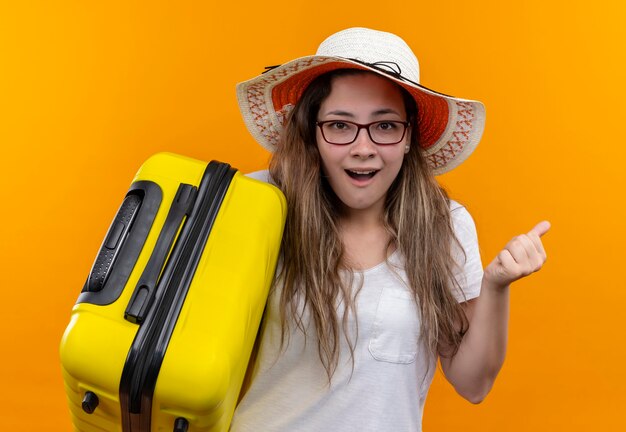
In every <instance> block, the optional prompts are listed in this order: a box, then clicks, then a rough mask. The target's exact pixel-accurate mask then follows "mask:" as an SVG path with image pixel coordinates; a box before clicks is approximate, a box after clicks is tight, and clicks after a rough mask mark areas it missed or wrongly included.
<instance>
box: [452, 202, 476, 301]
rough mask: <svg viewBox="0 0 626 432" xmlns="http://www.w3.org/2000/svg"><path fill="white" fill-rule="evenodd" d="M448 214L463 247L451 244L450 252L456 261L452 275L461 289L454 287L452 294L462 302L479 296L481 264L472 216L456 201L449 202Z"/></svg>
mask: <svg viewBox="0 0 626 432" xmlns="http://www.w3.org/2000/svg"><path fill="white" fill-rule="evenodd" d="M450 214H451V217H452V226H453V227H454V233H455V234H456V237H457V239H458V240H459V243H460V244H461V247H462V248H463V250H460V249H459V247H458V245H456V244H453V245H452V254H453V257H454V259H455V261H456V263H457V266H456V268H455V270H454V277H455V279H456V281H457V283H458V284H459V287H460V288H461V290H462V291H463V292H462V293H461V292H459V291H458V290H457V289H455V290H454V295H455V297H456V299H457V300H458V301H459V302H463V301H467V300H471V299H473V298H476V297H478V296H479V294H480V284H481V282H482V279H483V265H482V262H481V260H480V251H479V249H478V236H477V234H476V225H475V224H474V220H473V219H472V216H471V215H470V214H469V212H468V211H467V209H466V208H465V207H463V206H462V205H460V204H459V203H457V202H456V201H451V202H450ZM463 252H465V254H463Z"/></svg>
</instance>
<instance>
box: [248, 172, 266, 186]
mask: <svg viewBox="0 0 626 432" xmlns="http://www.w3.org/2000/svg"><path fill="white" fill-rule="evenodd" d="M246 177H250V178H253V179H255V180H260V181H262V182H265V183H272V181H271V180H270V172H269V170H262V171H254V172H251V173H248V174H246Z"/></svg>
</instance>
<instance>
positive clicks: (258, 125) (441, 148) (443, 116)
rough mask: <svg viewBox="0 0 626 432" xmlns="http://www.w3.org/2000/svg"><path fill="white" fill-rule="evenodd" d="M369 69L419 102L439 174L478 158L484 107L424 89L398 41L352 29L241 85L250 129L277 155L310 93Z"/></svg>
mask: <svg viewBox="0 0 626 432" xmlns="http://www.w3.org/2000/svg"><path fill="white" fill-rule="evenodd" d="M347 68H353V69H363V70H366V71H371V72H374V73H377V74H380V75H383V76H384V77H386V78H389V79H391V80H392V81H394V82H396V83H397V84H399V85H400V86H402V87H403V88H404V89H406V90H407V91H408V92H409V93H410V94H411V95H412V96H413V98H415V102H416V103H417V109H418V125H417V126H418V128H419V138H420V146H421V147H422V148H423V150H424V155H425V157H426V159H427V161H428V163H429V164H430V166H431V167H432V168H433V171H434V173H435V174H443V173H445V172H447V171H450V170H451V169H453V168H455V167H456V166H457V165H459V164H460V163H461V162H463V161H464V160H465V159H467V157H468V156H469V155H470V154H471V153H472V151H473V150H474V148H476V145H477V144H478V141H480V137H481V136H482V133H483V129H484V127H485V108H484V106H483V104H482V103H480V102H478V101H472V100H467V99H459V98H455V97H452V96H448V95H444V94H441V93H438V92H435V91H433V90H430V89H428V88H426V87H424V86H422V85H420V84H419V64H418V62H417V58H416V57H415V55H414V54H413V52H412V51H411V48H409V46H408V45H407V44H406V42H404V41H403V40H402V39H400V38H399V37H398V36H396V35H394V34H391V33H386V32H381V31H376V30H370V29H366V28H350V29H347V30H343V31H340V32H338V33H335V34H333V35H332V36H330V37H329V38H327V39H326V40H325V41H324V42H322V44H321V45H320V46H319V48H318V50H317V53H316V54H315V55H314V56H307V57H301V58H298V59H296V60H293V61H290V62H289V63H285V64H283V65H280V66H276V67H272V68H269V70H268V71H266V72H264V73H263V74H261V75H259V76H258V77H256V78H253V79H251V80H248V81H245V82H243V83H240V84H238V85H237V99H238V101H239V108H240V109H241V113H242V115H243V119H244V122H245V124H246V127H247V128H248V130H249V131H250V133H251V134H252V136H253V137H254V138H255V139H256V140H257V141H258V142H259V143H260V144H261V145H262V146H263V147H265V148H266V149H267V150H269V151H274V148H275V146H276V144H277V143H278V140H279V136H280V133H281V131H282V129H283V126H284V124H285V122H286V119H287V117H288V114H289V112H290V111H291V110H292V109H293V107H294V105H295V104H296V102H297V101H298V99H299V98H300V96H302V93H303V91H304V89H306V87H307V86H308V85H309V84H310V83H311V81H312V80H313V79H315V78H316V77H318V76H319V75H321V74H323V73H326V72H329V71H332V70H335V69H347Z"/></svg>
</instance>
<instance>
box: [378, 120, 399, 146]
mask: <svg viewBox="0 0 626 432" xmlns="http://www.w3.org/2000/svg"><path fill="white" fill-rule="evenodd" d="M404 129H405V125H404V123H402V122H397V121H379V122H376V123H372V124H371V125H370V127H369V133H370V136H371V137H372V141H374V142H375V143H377V144H396V143H399V142H400V141H401V140H402V137H403V136H404Z"/></svg>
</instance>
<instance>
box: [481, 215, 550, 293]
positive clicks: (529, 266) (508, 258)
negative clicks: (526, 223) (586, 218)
mask: <svg viewBox="0 0 626 432" xmlns="http://www.w3.org/2000/svg"><path fill="white" fill-rule="evenodd" d="M549 229H550V223H549V222H548V221H543V222H539V223H538V224H537V225H536V226H535V227H534V228H533V229H531V230H530V231H529V232H528V233H527V234H522V235H518V236H516V237H513V238H512V239H511V241H509V242H508V243H507V244H506V246H505V247H504V249H502V251H500V253H499V254H498V256H496V258H495V259H494V260H493V261H491V263H490V264H489V265H488V266H487V268H485V274H484V276H483V277H484V278H485V279H486V280H487V281H489V282H490V283H491V284H493V285H495V286H499V287H504V286H507V285H509V284H511V283H512V282H514V281H516V280H518V279H521V278H523V277H525V276H528V275H529V274H531V273H534V272H536V271H539V270H540V269H541V267H542V266H543V264H544V263H545V262H546V251H545V250H544V248H543V244H542V243H541V236H543V235H544V234H545V233H547V232H548V230H549Z"/></svg>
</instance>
